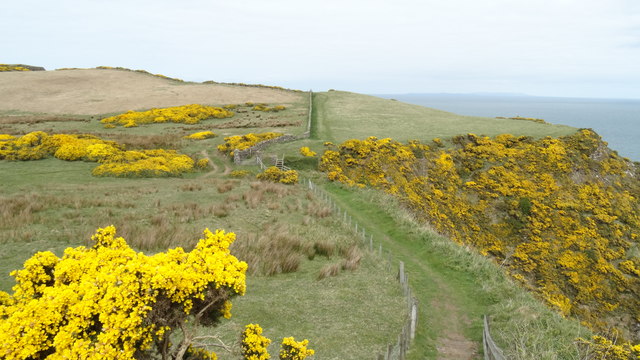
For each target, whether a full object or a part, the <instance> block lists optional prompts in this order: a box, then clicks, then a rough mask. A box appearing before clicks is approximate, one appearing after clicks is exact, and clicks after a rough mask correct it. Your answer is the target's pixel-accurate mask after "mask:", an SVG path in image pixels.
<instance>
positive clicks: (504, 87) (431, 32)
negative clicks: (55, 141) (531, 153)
mask: <svg viewBox="0 0 640 360" xmlns="http://www.w3.org/2000/svg"><path fill="white" fill-rule="evenodd" d="M638 3H639V2H637V1H635V0H611V1H599V0H582V1H578V0H555V1H551V0H529V1H526V2H525V1H517V2H516V1H512V0H486V1H482V2H479V1H475V0H450V1H435V0H422V1H418V0H397V1H394V2H389V1H379V0H368V1H365V0H352V1H338V0H325V1H323V2H304V1H294V0H272V1H268V2H265V1H257V0H236V1H233V2H228V1H225V2H223V1H212V0H186V1H181V2H176V1H169V0H156V1H150V0H149V1H148V0H126V1H125V0H112V1H110V2H107V3H105V2H103V1H98V0H82V1H81V0H59V1H57V2H55V3H54V2H41V1H36V0H23V1H22V2H20V3H17V2H10V3H9V4H5V6H4V7H3V12H2V13H1V14H0V31H2V32H3V33H5V34H12V37H11V40H10V41H8V42H6V46H5V49H3V50H4V51H3V52H4V54H3V55H4V56H6V58H3V59H2V61H3V62H9V61H10V60H11V61H14V62H31V63H34V64H42V65H44V66H47V67H52V66H54V67H64V66H83V65H85V64H86V65H89V66H91V65H93V66H95V65H114V66H126V67H134V68H145V69H148V70H150V71H153V72H161V73H165V74H167V75H171V76H176V77H182V78H186V79H193V80H208V79H213V80H220V81H243V82H264V83H266V82H271V81H272V82H276V81H277V82H279V83H285V84H290V86H293V87H300V88H304V89H307V88H310V87H316V88H318V87H339V86H331V85H325V84H330V83H332V82H333V83H335V84H340V86H342V87H343V89H354V90H356V89H357V90H359V91H362V90H366V89H372V90H373V89H375V91H379V92H386V91H384V89H390V90H391V89H393V90H394V91H396V89H403V88H406V90H407V91H405V92H411V91H435V92H437V91H438V89H436V88H435V87H436V86H439V87H442V88H447V89H453V90H456V92H465V91H464V90H465V89H467V88H468V89H469V90H470V91H485V90H486V91H505V92H511V91H521V89H520V88H521V87H522V86H523V85H526V84H530V86H532V87H534V86H535V87H536V88H537V89H538V88H539V89H540V91H541V92H544V91H549V92H552V91H557V89H558V87H557V85H556V84H558V83H563V84H564V83H566V84H567V85H566V86H563V89H564V90H563V91H567V92H571V91H575V92H582V91H583V89H581V87H582V85H581V84H582V82H583V81H584V79H589V78H592V79H599V81H601V80H602V79H624V76H625V74H626V75H627V76H628V77H629V79H630V80H629V81H631V79H633V76H634V75H633V74H637V73H640V71H639V70H640V69H638V65H637V64H640V54H639V52H638V50H637V49H638V47H639V45H640V32H639V31H638V29H640V6H639V5H638ZM15 29H21V31H15ZM447 79H448V80H447ZM465 79H466V80H465ZM534 80H536V81H535V82H534ZM636 80H637V79H633V81H636ZM543 81H545V82H547V83H548V84H549V85H548V86H547V87H546V90H545V86H544V82H543ZM569 84H573V88H571V86H570V85H569ZM616 84H618V80H616V81H610V82H608V83H607V85H606V86H620V89H621V90H620V91H629V88H630V87H628V86H622V85H616ZM482 86H486V87H495V89H482V88H481V87H482ZM516 88H517V89H516ZM572 89H573V90H572ZM400 91H401V90H400ZM593 91H594V94H593V95H594V96H597V95H598V94H597V89H595V90H593ZM611 91H612V90H609V89H608V90H607V92H611ZM401 92H402V91H401ZM631 92H633V91H631ZM567 95H571V94H567ZM633 96H635V97H640V89H639V90H637V91H636V92H635V93H634V94H633Z"/></svg>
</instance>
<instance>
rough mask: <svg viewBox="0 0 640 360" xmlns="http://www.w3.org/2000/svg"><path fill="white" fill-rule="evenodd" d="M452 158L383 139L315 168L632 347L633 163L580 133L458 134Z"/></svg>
mask: <svg viewBox="0 0 640 360" xmlns="http://www.w3.org/2000/svg"><path fill="white" fill-rule="evenodd" d="M451 142H452V143H453V147H452V148H450V149H443V148H440V147H439V146H438V145H437V144H436V146H433V147H432V146H427V145H423V144H420V143H418V142H415V141H413V142H409V143H408V144H400V143H398V142H395V141H392V140H391V139H377V138H373V137H372V138H369V139H366V140H363V141H360V140H348V141H346V142H344V143H343V144H341V145H340V146H339V147H337V148H336V147H333V146H330V148H329V149H328V150H326V151H325V153H324V155H323V156H322V158H321V164H320V167H321V169H322V170H323V171H325V172H326V175H327V177H328V178H329V179H330V180H333V181H340V182H343V183H345V184H349V185H353V186H372V187H376V188H380V189H384V190H385V191H386V192H388V193H390V194H393V195H395V196H397V197H398V198H400V199H401V201H402V202H404V204H406V206H408V207H409V208H411V209H412V210H414V211H415V213H416V214H417V215H418V216H419V217H421V218H422V219H424V220H425V221H428V222H430V223H431V224H432V225H433V226H434V228H435V229H436V230H437V231H439V232H441V233H445V234H448V235H449V236H450V237H451V238H452V239H453V240H454V241H457V242H459V243H464V244H469V245H472V246H474V247H476V248H477V249H478V250H479V251H480V252H481V253H482V254H484V255H488V256H491V257H493V258H494V259H496V260H497V261H499V262H500V263H502V264H504V266H505V268H506V269H508V271H509V273H510V274H511V275H512V276H513V277H514V278H515V279H516V280H518V281H520V282H521V283H523V284H524V285H525V286H527V287H529V288H530V289H531V290H533V291H535V292H536V293H537V294H538V295H539V296H540V297H542V298H543V299H544V300H545V301H546V302H547V303H548V304H549V305H550V306H552V307H554V308H556V309H557V310H558V311H559V312H561V313H562V314H563V315H575V316H578V317H579V318H580V319H581V320H582V321H583V322H584V323H585V324H588V325H589V326H590V327H592V328H593V329H595V330H598V331H604V330H606V329H608V328H612V327H613V328H616V329H617V330H618V331H619V333H620V334H622V335H623V337H624V338H627V339H629V340H632V341H636V342H637V341H638V340H640V338H639V337H638V334H637V332H634V331H633V330H632V329H634V328H636V327H637V326H639V325H640V297H638V296H637V291H638V289H640V277H639V276H638V274H637V273H636V271H637V270H638V269H639V268H640V259H639V258H638V256H637V252H636V253H634V251H633V249H634V248H636V249H637V248H638V246H640V244H638V234H640V203H639V201H638V199H639V197H638V195H637V194H639V193H640V182H639V181H638V175H637V170H636V168H635V166H634V165H633V164H632V163H631V162H629V161H627V160H624V159H622V158H620V157H619V156H618V155H617V154H616V153H614V152H611V151H610V150H608V149H607V148H606V145H605V144H604V143H603V142H602V141H601V140H600V138H599V137H598V135H597V134H595V133H594V132H593V131H590V130H581V131H578V132H577V133H576V134H574V135H571V136H566V137H562V138H559V139H553V138H543V139H539V140H534V139H532V138H529V137H515V136H511V135H499V136H497V137H495V138H493V139H490V138H487V137H481V136H476V135H473V134H468V135H465V136H457V137H454V138H453V139H451Z"/></svg>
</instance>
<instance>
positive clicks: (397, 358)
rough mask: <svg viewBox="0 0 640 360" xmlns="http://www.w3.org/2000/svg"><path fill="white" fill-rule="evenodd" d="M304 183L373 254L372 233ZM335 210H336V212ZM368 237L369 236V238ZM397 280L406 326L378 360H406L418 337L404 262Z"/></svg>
mask: <svg viewBox="0 0 640 360" xmlns="http://www.w3.org/2000/svg"><path fill="white" fill-rule="evenodd" d="M303 183H306V184H307V186H308V188H309V190H310V191H312V192H313V193H314V194H315V195H316V196H318V197H319V198H320V199H322V200H324V201H325V202H326V203H328V205H329V207H330V208H331V209H332V210H333V211H335V212H336V213H337V215H338V218H340V219H342V222H343V223H344V224H345V225H346V226H348V227H351V228H352V229H353V231H354V233H355V234H356V235H357V236H358V237H359V238H361V241H362V245H363V246H364V247H365V248H367V247H368V248H369V251H371V252H372V253H373V252H374V251H375V250H374V238H373V234H372V233H371V232H368V231H367V230H366V229H365V227H364V226H362V225H361V224H358V222H357V221H355V220H354V219H353V218H352V217H351V215H348V214H347V211H346V210H344V209H341V208H340V206H339V205H338V204H337V203H336V202H335V201H333V199H332V198H331V196H330V195H329V194H328V193H327V192H325V191H324V190H321V189H320V187H318V186H317V185H316V184H315V183H314V182H312V181H311V180H310V179H306V180H303ZM334 209H335V210H334ZM340 213H342V217H340ZM367 235H368V236H367ZM377 245H378V253H379V255H380V256H381V257H382V256H383V255H382V253H383V251H382V242H378V244H377ZM391 256H392V254H391V252H389V264H392V263H393V262H392V260H391ZM397 280H398V282H399V283H400V286H401V287H402V293H403V295H404V297H405V298H406V301H407V304H406V305H407V316H406V318H405V321H404V324H403V325H402V328H401V329H400V333H399V334H398V339H397V341H396V342H395V343H394V344H388V345H387V347H386V349H385V350H384V351H383V352H380V353H378V355H377V357H376V359H378V360H404V359H405V358H406V355H407V351H408V350H409V347H410V345H411V343H412V342H413V339H415V336H416V328H417V325H418V300H417V299H416V297H415V296H413V292H412V291H411V287H410V286H409V277H408V275H407V273H406V272H405V267H404V262H402V261H400V262H399V267H398V275H397Z"/></svg>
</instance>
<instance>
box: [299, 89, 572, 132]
mask: <svg viewBox="0 0 640 360" xmlns="http://www.w3.org/2000/svg"><path fill="white" fill-rule="evenodd" d="M314 107H315V109H314V111H315V112H317V116H315V119H317V122H316V123H315V124H314V126H313V127H312V136H313V137H314V138H316V137H317V138H318V139H322V140H324V141H332V142H336V143H341V142H343V141H345V140H348V139H365V138H367V137H369V136H376V137H378V138H387V137H390V138H392V139H394V140H397V141H401V142H405V141H407V140H412V139H416V140H420V141H423V142H428V141H430V140H431V139H433V138H441V139H448V138H450V137H452V136H455V135H460V134H467V133H473V134H476V135H486V136H495V135H498V134H504V133H508V134H512V135H516V136H519V135H527V136H533V137H536V138H538V137H544V136H553V137H557V136H562V135H569V134H572V133H574V132H575V131H576V129H575V128H572V127H570V126H565V125H550V124H539V123H535V122H532V121H522V120H509V119H495V118H487V117H477V116H463V115H457V114H454V113H450V112H446V111H441V110H436V109H431V108H427V107H423V106H418V105H412V104H407V103H403V102H399V101H393V100H387V99H382V98H378V97H374V96H368V95H361V94H355V93H349V92H342V91H329V92H325V93H316V94H314Z"/></svg>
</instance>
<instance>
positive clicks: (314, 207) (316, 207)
mask: <svg viewBox="0 0 640 360" xmlns="http://www.w3.org/2000/svg"><path fill="white" fill-rule="evenodd" d="M331 213H332V211H331V208H330V207H329V206H327V205H325V204H322V203H317V202H310V203H309V204H308V205H307V215H309V216H311V217H315V218H320V219H323V218H326V217H328V216H329V215H331Z"/></svg>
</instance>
